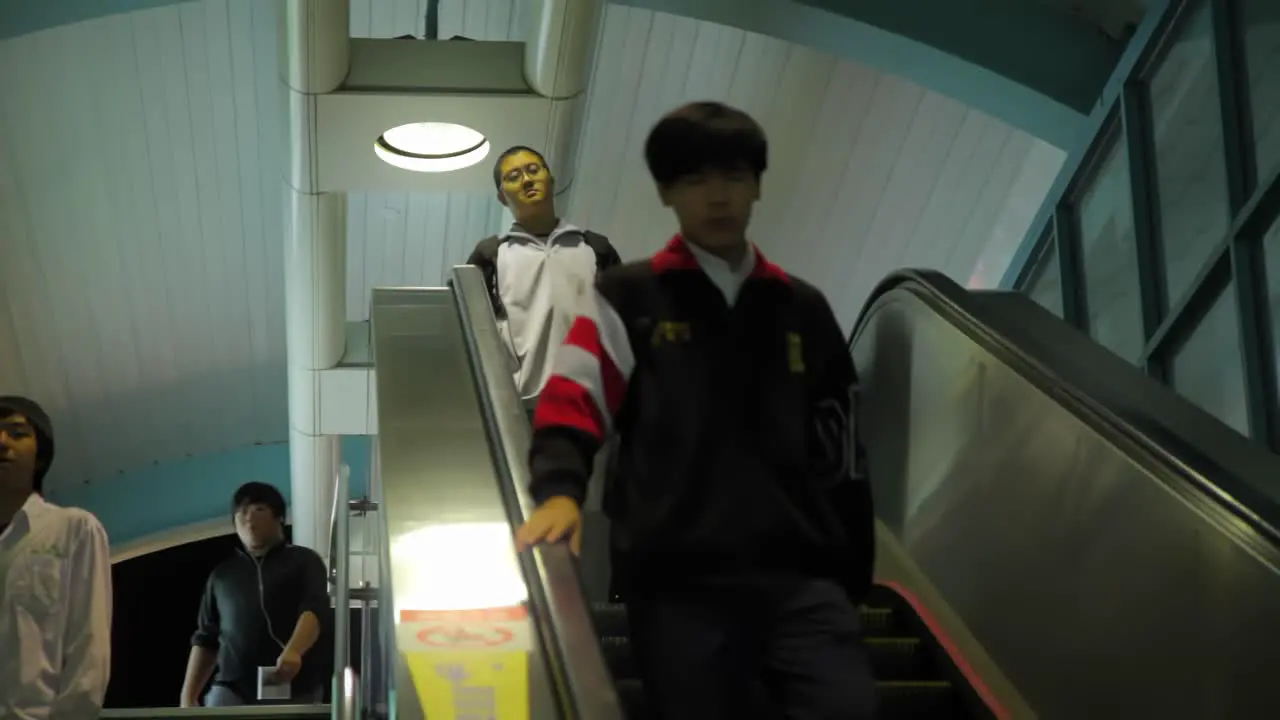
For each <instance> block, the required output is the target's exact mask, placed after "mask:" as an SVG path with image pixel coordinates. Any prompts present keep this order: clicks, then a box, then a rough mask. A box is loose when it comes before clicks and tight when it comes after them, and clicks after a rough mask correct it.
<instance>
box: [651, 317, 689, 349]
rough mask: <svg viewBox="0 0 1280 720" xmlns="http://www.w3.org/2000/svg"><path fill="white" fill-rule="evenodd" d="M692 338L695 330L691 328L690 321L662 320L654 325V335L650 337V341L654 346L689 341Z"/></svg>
mask: <svg viewBox="0 0 1280 720" xmlns="http://www.w3.org/2000/svg"><path fill="white" fill-rule="evenodd" d="M692 338H693V332H692V330H690V328H689V323H686V322H673V321H670V320H661V321H659V322H658V324H656V325H654V327H653V335H652V336H651V337H650V338H649V343H650V344H651V345H653V346H654V347H659V346H661V345H675V344H677V343H687V342H689V341H690V340H691V339H692Z"/></svg>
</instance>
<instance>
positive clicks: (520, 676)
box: [396, 607, 532, 720]
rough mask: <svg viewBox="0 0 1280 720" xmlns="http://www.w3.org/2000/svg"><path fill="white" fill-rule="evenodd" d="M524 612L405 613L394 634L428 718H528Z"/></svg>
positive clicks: (521, 609) (527, 643)
mask: <svg viewBox="0 0 1280 720" xmlns="http://www.w3.org/2000/svg"><path fill="white" fill-rule="evenodd" d="M530 631H531V628H530V627H529V616H528V611H527V609H526V608H524V607H512V608H489V609H484V610H464V611H420V610H405V611H402V612H401V613H400V623H399V626H398V627H397V629H396V634H397V636H398V639H399V640H400V648H401V651H402V652H403V653H404V656H405V660H406V662H407V663H408V665H409V672H410V675H411V676H412V677H413V684H414V687H415V689H416V690H417V693H418V700H419V702H420V703H421V704H422V710H423V713H424V714H425V715H426V717H429V718H431V720H470V719H471V718H486V720H487V719H489V718H493V719H494V720H529V651H530V650H531V649H532V638H531V636H530Z"/></svg>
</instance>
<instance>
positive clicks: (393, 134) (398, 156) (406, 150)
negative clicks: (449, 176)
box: [373, 122, 489, 172]
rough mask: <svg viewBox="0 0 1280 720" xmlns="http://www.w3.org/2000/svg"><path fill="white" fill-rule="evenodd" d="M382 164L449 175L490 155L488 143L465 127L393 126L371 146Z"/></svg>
mask: <svg viewBox="0 0 1280 720" xmlns="http://www.w3.org/2000/svg"><path fill="white" fill-rule="evenodd" d="M373 152H374V153H375V154H376V155H377V156H378V157H380V158H382V161H383V162H385V163H387V164H390V165H394V166H396V167H398V168H401V169H404V170H412V171H413V172H450V171H453V170H461V169H463V168H467V167H471V166H472V165H475V164H476V163H478V162H480V161H481V160H484V159H485V157H486V156H488V155H489V141H488V140H487V139H485V136H484V135H482V134H481V133H479V132H477V131H475V130H472V129H471V128H469V127H467V126H466V125H455V124H454V123H440V122H420V123H409V124H408V125H401V126H399V127H393V128H391V129H390V130H388V131H386V132H384V133H382V137H380V138H378V140H377V142H375V143H374V144H373Z"/></svg>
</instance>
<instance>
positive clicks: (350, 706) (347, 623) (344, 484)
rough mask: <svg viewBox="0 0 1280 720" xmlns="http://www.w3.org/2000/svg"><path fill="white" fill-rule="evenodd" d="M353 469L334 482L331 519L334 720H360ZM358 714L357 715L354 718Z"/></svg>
mask: <svg viewBox="0 0 1280 720" xmlns="http://www.w3.org/2000/svg"><path fill="white" fill-rule="evenodd" d="M350 507H351V468H350V467H349V466H348V465H346V464H343V465H342V466H341V467H340V468H339V469H338V473H337V477H336V478H334V483H333V512H332V514H331V515H330V518H329V579H330V581H331V583H332V588H333V601H334V602H333V606H334V613H333V667H334V672H333V717H334V720H359V717H360V715H359V709H360V697H359V694H360V693H359V689H360V684H359V680H358V678H357V676H356V671H355V669H354V668H352V667H351V510H350ZM353 713H354V714H353Z"/></svg>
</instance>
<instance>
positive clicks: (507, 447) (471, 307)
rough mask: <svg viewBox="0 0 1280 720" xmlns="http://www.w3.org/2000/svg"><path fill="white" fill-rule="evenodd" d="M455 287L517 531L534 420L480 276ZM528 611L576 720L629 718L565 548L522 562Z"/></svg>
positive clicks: (465, 276) (528, 502)
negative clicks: (513, 378)
mask: <svg viewBox="0 0 1280 720" xmlns="http://www.w3.org/2000/svg"><path fill="white" fill-rule="evenodd" d="M451 284H452V287H453V291H454V297H455V298H456V302H457V306H458V315H459V320H461V323H462V334H463V338H464V340H465V342H466V345H467V354H468V355H469V356H470V358H471V361H472V363H473V365H472V367H473V368H475V369H476V371H477V372H478V377H477V382H476V386H477V389H478V391H479V393H480V396H481V400H482V402H481V403H480V406H481V411H482V413H483V415H484V421H485V424H486V425H488V427H489V433H490V438H491V447H492V448H493V453H494V456H495V458H494V460H495V462H494V466H495V470H496V471H497V473H498V478H499V480H500V482H501V484H502V486H503V487H502V491H503V496H504V498H506V500H507V502H508V514H509V516H510V517H511V521H512V523H513V524H515V523H521V522H523V521H524V519H525V518H526V517H528V515H529V513H531V512H532V511H533V507H534V505H533V499H532V498H531V497H530V495H529V490H528V487H529V470H528V467H527V462H526V460H525V457H526V455H527V454H528V450H529V440H530V433H529V420H528V415H527V414H526V410H525V408H524V404H523V402H522V401H521V399H520V397H519V395H518V393H517V392H516V388H515V385H514V383H513V382H512V381H511V374H510V373H509V372H508V369H507V364H506V363H505V362H495V361H490V362H486V361H485V358H490V359H494V358H505V357H506V352H507V351H506V348H505V346H504V345H503V344H502V339H501V337H500V336H499V335H498V328H497V323H496V322H495V320H494V317H493V312H492V311H491V310H490V307H489V300H488V294H487V291H486V290H485V287H484V279H483V277H482V276H481V273H480V270H479V269H477V268H475V267H473V266H470V265H461V266H457V267H455V268H454V269H453V280H452V283H451ZM521 562H522V564H523V565H524V567H525V573H526V577H527V578H528V586H529V592H530V598H531V600H532V601H533V602H531V603H530V606H531V610H533V612H534V615H535V617H536V618H537V624H538V626H539V627H540V628H542V629H543V633H544V634H543V637H544V639H545V641H546V642H545V644H544V651H545V652H546V654H547V660H548V663H549V665H550V666H551V667H552V668H553V670H554V675H556V676H557V681H558V682H559V683H562V687H561V690H562V691H563V692H564V693H565V696H566V702H568V703H570V704H572V705H573V706H574V710H576V712H572V713H570V715H571V716H572V717H580V718H590V719H591V720H615V719H616V720H621V718H623V717H624V715H623V713H622V706H621V704H620V702H619V700H618V694H617V691H616V690H615V689H614V686H613V678H612V676H611V675H610V674H609V670H608V667H607V665H606V664H605V660H604V654H603V652H602V651H601V649H600V643H599V640H598V639H597V637H596V633H595V629H594V627H593V626H592V623H591V616H590V613H589V611H588V608H587V603H586V600H585V598H584V597H583V592H582V588H581V585H580V583H579V581H578V570H577V566H576V564H575V562H574V559H573V556H572V555H571V554H570V552H569V546H568V544H567V543H557V544H555V545H540V546H537V547H535V548H534V549H533V551H532V552H531V553H527V554H522V558H521Z"/></svg>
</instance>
